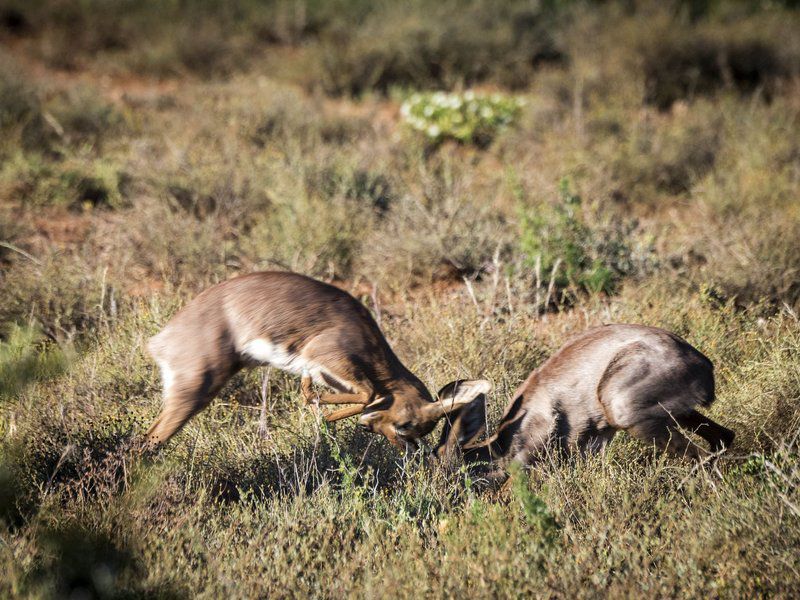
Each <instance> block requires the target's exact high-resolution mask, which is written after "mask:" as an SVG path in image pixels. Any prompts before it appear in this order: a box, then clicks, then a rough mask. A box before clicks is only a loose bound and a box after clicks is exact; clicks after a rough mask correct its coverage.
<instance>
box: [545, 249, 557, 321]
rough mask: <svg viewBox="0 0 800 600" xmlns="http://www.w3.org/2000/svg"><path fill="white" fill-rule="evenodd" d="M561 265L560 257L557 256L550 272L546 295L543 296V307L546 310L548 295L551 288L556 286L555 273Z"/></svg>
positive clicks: (548, 300) (551, 291)
mask: <svg viewBox="0 0 800 600" xmlns="http://www.w3.org/2000/svg"><path fill="white" fill-rule="evenodd" d="M560 266H561V258H557V259H556V262H555V264H554V265H553V270H552V271H551V272H550V283H549V284H548V286H547V295H546V296H545V297H544V309H545V310H547V307H548V305H549V304H550V296H551V295H552V293H553V289H554V288H555V286H556V273H557V272H558V267H560Z"/></svg>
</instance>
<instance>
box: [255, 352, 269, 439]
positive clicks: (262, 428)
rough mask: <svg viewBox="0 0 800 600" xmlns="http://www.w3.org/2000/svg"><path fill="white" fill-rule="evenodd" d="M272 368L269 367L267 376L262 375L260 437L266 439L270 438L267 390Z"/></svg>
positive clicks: (259, 419)
mask: <svg viewBox="0 0 800 600" xmlns="http://www.w3.org/2000/svg"><path fill="white" fill-rule="evenodd" d="M270 371H271V368H270V367H267V372H266V374H265V373H264V372H263V371H262V374H261V416H260V417H259V418H258V435H259V436H261V437H262V438H264V439H266V438H268V437H269V430H268V429H267V389H268V387H269V375H270Z"/></svg>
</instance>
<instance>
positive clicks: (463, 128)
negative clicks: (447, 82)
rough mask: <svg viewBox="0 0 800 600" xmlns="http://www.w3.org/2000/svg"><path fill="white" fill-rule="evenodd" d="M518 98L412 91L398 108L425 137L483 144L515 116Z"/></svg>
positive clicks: (434, 139) (489, 140)
mask: <svg viewBox="0 0 800 600" xmlns="http://www.w3.org/2000/svg"><path fill="white" fill-rule="evenodd" d="M522 104H523V103H522V100H520V99H519V98H513V97H509V96H504V95H502V94H491V95H486V94H475V93H474V92H466V93H464V94H457V93H453V94H445V93H443V92H435V93H427V94H413V95H412V96H410V97H409V98H408V100H406V101H405V102H404V103H403V105H402V107H401V108H400V114H401V115H402V116H403V120H404V122H405V123H406V124H407V125H408V126H409V127H411V128H412V129H414V130H416V131H419V132H421V133H422V134H424V135H425V136H426V137H427V138H428V139H429V140H431V141H433V142H440V141H442V140H445V139H454V140H457V141H459V142H464V143H470V142H473V143H475V144H477V145H479V146H486V145H488V143H489V142H491V140H492V139H493V138H494V136H495V135H496V134H497V133H498V132H499V131H501V130H502V129H503V128H504V127H505V126H507V125H509V124H510V123H512V122H513V121H514V119H515V118H516V117H517V116H518V114H519V111H520V108H521V107H522Z"/></svg>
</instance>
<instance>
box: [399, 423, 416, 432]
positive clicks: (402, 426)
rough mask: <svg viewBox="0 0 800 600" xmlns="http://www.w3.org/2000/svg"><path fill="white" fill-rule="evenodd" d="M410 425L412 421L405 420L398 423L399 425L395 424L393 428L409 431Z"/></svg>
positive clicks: (411, 425)
mask: <svg viewBox="0 0 800 600" xmlns="http://www.w3.org/2000/svg"><path fill="white" fill-rule="evenodd" d="M412 427H413V423H412V422H411V421H406V422H405V423H400V424H399V425H396V426H395V430H397V431H398V432H400V433H406V432H408V431H411V428H412Z"/></svg>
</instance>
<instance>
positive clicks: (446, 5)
mask: <svg viewBox="0 0 800 600" xmlns="http://www.w3.org/2000/svg"><path fill="white" fill-rule="evenodd" d="M551 19H552V12H551V11H550V8H549V6H548V5H546V3H543V4H542V5H541V6H539V7H535V6H532V5H531V4H530V3H528V2H523V1H518V0H512V1H511V2H504V3H502V4H499V5H498V4H497V3H491V2H485V1H482V0H473V1H468V2H457V1H453V0H450V1H447V2H443V3H438V4H437V5H436V6H431V5H430V4H429V3H427V2H413V3H411V4H409V3H403V4H383V5H381V10H375V11H373V12H372V13H370V14H369V15H368V16H366V17H365V19H364V22H363V24H362V26H361V27H359V28H357V29H353V27H352V24H351V23H347V24H346V25H344V26H342V27H337V28H334V27H332V28H331V29H330V31H328V32H325V33H324V34H323V35H322V36H321V39H320V43H319V45H318V47H317V48H316V50H315V55H314V56H312V62H314V63H316V64H318V65H319V70H320V72H319V73H318V74H317V77H316V78H315V80H316V79H319V80H321V82H322V87H323V88H324V89H325V91H327V92H328V93H330V94H334V95H342V94H351V95H358V94H361V93H363V92H365V91H368V90H376V91H379V92H382V93H385V92H387V91H388V90H389V89H390V88H391V87H392V86H409V87H414V88H417V89H422V88H431V87H435V88H451V87H453V86H455V85H458V84H466V85H472V84H475V83H478V82H481V81H494V82H497V83H500V84H503V85H507V86H510V87H512V88H519V87H522V86H524V85H525V84H527V83H528V82H529V81H530V79H531V77H532V74H533V72H534V71H535V68H536V67H537V66H538V65H539V64H540V63H542V62H547V61H558V60H561V58H562V56H563V54H562V52H561V50H560V49H559V48H558V46H557V44H556V42H555V40H554V37H553V35H552V33H551V29H550V27H549V24H550V22H551Z"/></svg>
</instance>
